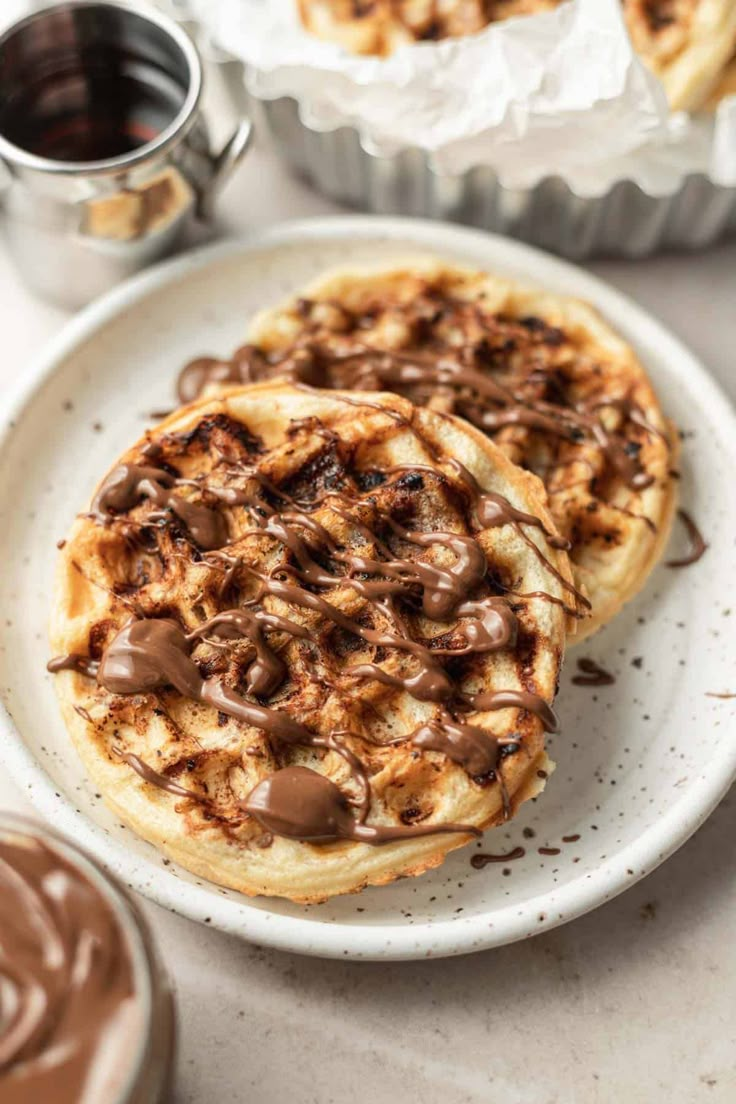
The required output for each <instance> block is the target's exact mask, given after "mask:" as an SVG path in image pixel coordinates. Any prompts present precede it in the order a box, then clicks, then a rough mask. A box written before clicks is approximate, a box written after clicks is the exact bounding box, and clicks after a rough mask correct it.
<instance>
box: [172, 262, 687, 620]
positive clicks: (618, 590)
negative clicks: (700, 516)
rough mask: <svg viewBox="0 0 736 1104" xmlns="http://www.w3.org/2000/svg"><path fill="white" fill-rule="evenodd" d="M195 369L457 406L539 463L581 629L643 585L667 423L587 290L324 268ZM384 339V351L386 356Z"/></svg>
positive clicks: (662, 498)
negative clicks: (580, 296)
mask: <svg viewBox="0 0 736 1104" xmlns="http://www.w3.org/2000/svg"><path fill="white" fill-rule="evenodd" d="M249 341H250V344H249V345H246V346H244V347H243V348H242V349H240V350H238V352H237V353H236V354H235V356H234V358H233V360H232V361H230V362H227V363H220V362H215V361H196V362H194V363H193V365H192V366H191V367H190V368H187V369H185V371H184V373H183V375H182V377H181V381H180V389H181V390H182V393H183V394H185V395H187V394H193V393H195V392H196V391H197V390H198V389H199V388H200V387H201V386H202V385H203V383H204V382H205V381H206V380H207V379H228V380H234V379H262V378H264V377H267V376H287V377H291V378H294V379H301V380H304V381H307V382H309V383H311V384H313V385H316V386H320V387H352V388H358V389H363V388H366V389H369V390H370V389H380V388H389V387H390V388H391V389H393V390H396V391H398V392H400V393H401V394H404V395H406V396H407V397H408V398H410V399H411V400H412V401H413V402H415V403H417V404H419V405H423V404H426V405H427V406H428V407H429V408H430V409H434V410H439V411H442V412H446V413H453V414H457V415H460V416H462V417H463V418H465V419H467V420H468V421H470V422H472V423H474V424H475V425H476V426H477V427H478V428H479V429H481V430H483V431H484V432H485V433H486V434H488V435H489V436H490V437H491V438H492V439H493V441H494V442H495V444H497V445H498V446H500V448H502V449H503V451H504V452H505V453H506V454H507V456H509V457H510V459H511V460H513V461H514V463H516V464H519V465H521V466H522V467H524V468H526V469H528V470H531V471H533V472H535V473H536V474H537V475H539V476H540V477H541V478H542V479H543V481H544V483H545V485H546V488H547V493H548V495H549V502H550V509H551V511H552V514H553V516H554V518H555V521H556V523H557V525H558V527H559V529H560V531H561V532H562V534H563V536H564V537H565V538H567V539H568V540H569V541H570V544H571V550H570V557H571V559H572V562H573V570H574V573H575V578H576V585H577V587H578V589H579V590H580V591H581V592H582V594H583V595H584V596H585V597H587V599H588V602H589V605H590V606H591V607H592V610H591V609H590V608H588V603H586V602H584V601H578V608H577V612H578V615H579V618H580V626H579V629H578V633H577V637H576V639H577V640H581V639H583V638H584V637H585V636H587V635H589V634H590V633H592V632H593V631H594V630H595V629H597V628H599V627H600V626H601V625H603V624H605V623H606V622H607V621H609V620H610V619H611V618H612V617H613V616H614V615H615V614H616V613H617V611H618V610H619V609H620V607H621V605H622V604H623V603H624V602H625V601H627V600H628V599H629V598H631V597H632V596H633V595H634V594H635V593H636V592H637V591H638V590H639V589H640V588H641V587H642V586H643V584H644V582H645V580H646V578H647V575H648V573H649V571H650V570H651V568H652V567H653V566H654V564H655V563H656V562H657V560H658V559H659V556H660V554H661V552H662V550H663V548H664V545H665V543H666V540H667V537H668V534H669V530H670V526H671V521H672V515H673V512H674V504H675V499H676V483H675V476H674V473H673V470H672V468H673V464H674V459H675V455H674V453H675V449H676V436H675V434H674V433H673V431H672V429H671V428H670V427H669V426H668V425H667V423H666V421H665V419H664V417H663V415H662V412H661V410H660V407H659V403H658V401H657V398H656V396H655V394H654V391H653V389H652V387H651V385H650V383H649V381H648V379H647V377H646V374H645V372H644V370H643V368H642V367H641V365H640V364H639V362H638V360H637V359H636V356H635V355H634V353H633V351H632V350H631V348H630V347H629V346H628V345H627V344H625V342H623V341H622V340H621V339H620V338H619V337H618V336H617V335H616V334H615V333H614V332H613V331H612V330H611V329H610V328H609V327H608V326H607V325H606V324H605V323H604V322H603V321H602V319H601V318H600V317H599V315H598V314H597V313H596V312H595V311H594V310H593V309H592V308H591V307H589V306H587V305H586V304H584V303H582V302H579V301H577V300H572V299H567V298H563V297H561V296H557V295H551V294H547V293H544V292H541V291H538V290H535V289H531V288H526V287H523V286H520V285H517V284H515V283H512V282H510V281H508V280H504V279H501V278H499V277H495V276H489V275H487V274H485V273H480V272H475V271H469V270H466V269H462V268H458V267H455V266H450V265H447V264H444V263H441V262H433V261H426V260H417V261H414V262H410V263H407V264H406V265H403V266H400V267H396V268H392V269H390V270H371V269H367V270H363V271H353V272H337V273H334V274H333V275H328V276H326V277H324V278H323V279H321V280H320V281H318V282H317V283H316V284H315V285H313V286H311V287H309V288H307V289H306V290H305V291H304V292H303V293H302V294H301V295H300V296H299V297H297V298H295V299H293V300H291V301H289V302H288V303H287V304H285V305H284V306H282V307H278V308H276V309H274V310H268V311H265V312H263V313H262V314H261V315H259V316H258V317H257V318H256V319H255V321H254V322H253V324H252V326H251V328H250V332H249ZM383 354H385V355H383Z"/></svg>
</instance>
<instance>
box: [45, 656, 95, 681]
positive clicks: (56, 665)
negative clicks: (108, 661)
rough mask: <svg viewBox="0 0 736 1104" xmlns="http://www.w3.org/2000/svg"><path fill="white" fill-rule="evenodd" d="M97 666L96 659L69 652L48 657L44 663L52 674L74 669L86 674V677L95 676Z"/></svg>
mask: <svg viewBox="0 0 736 1104" xmlns="http://www.w3.org/2000/svg"><path fill="white" fill-rule="evenodd" d="M99 666H100V665H99V663H98V662H97V660H95V659H91V658H90V657H89V656H84V655H78V654H77V653H76V652H69V653H68V654H67V655H60V656H55V657H54V658H53V659H50V660H49V661H48V663H47V664H46V670H47V671H49V672H50V673H51V674H52V675H55V674H57V673H58V672H59V671H76V672H77V673H78V674H80V675H87V677H88V678H97V669H98V668H99Z"/></svg>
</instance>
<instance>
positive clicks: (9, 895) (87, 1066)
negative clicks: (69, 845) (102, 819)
mask: <svg viewBox="0 0 736 1104" xmlns="http://www.w3.org/2000/svg"><path fill="white" fill-rule="evenodd" d="M142 1026H143V1025H142V1020H141V1016H140V1013H139V1010H138V1008H137V1004H136V993H135V982H134V973H133V964H132V961H131V957H130V950H129V947H128V945H127V943H126V939H125V935H124V933H123V931H122V930H121V928H120V925H119V922H118V920H117V919H116V917H115V915H114V913H113V911H112V908H111V906H110V904H109V903H108V902H107V901H106V900H105V899H104V897H103V896H102V895H101V893H100V891H99V890H98V889H97V888H96V887H95V886H93V885H92V883H91V882H90V881H88V880H87V878H86V877H85V875H84V874H82V872H81V871H80V870H79V869H77V868H76V867H75V866H73V865H72V864H71V863H70V862H69V861H67V860H66V859H65V858H63V857H62V856H61V855H60V854H58V853H57V852H56V851H54V850H52V849H51V847H49V846H48V845H47V844H45V843H43V842H41V840H39V839H36V838H34V837H32V836H29V835H25V834H23V835H16V834H9V833H7V832H5V831H3V832H2V833H0V1100H2V1101H3V1104H117V1102H118V1101H119V1100H120V1093H121V1091H122V1088H123V1086H124V1085H125V1084H126V1082H127V1079H128V1077H129V1076H130V1073H131V1069H132V1065H133V1063H134V1062H135V1058H136V1046H137V1045H140V1043H139V1036H140V1033H141V1030H142Z"/></svg>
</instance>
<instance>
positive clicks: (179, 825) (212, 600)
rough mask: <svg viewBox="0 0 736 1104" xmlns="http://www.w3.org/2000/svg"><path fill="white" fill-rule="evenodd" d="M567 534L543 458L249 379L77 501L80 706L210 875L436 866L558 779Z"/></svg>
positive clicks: (124, 788) (57, 620)
mask: <svg viewBox="0 0 736 1104" xmlns="http://www.w3.org/2000/svg"><path fill="white" fill-rule="evenodd" d="M162 488H163V490H162ZM182 504H183V505H182ZM499 504H500V505H499ZM499 510H500V513H499ZM519 511H521V513H518V512H519ZM532 515H533V516H532ZM522 517H523V518H525V521H524V522H523V524H522V522H521V521H519V520H514V519H517V518H522ZM213 519H216V522H215V521H214V520H213ZM559 543H560V542H559V540H558V539H557V537H556V536H555V533H554V529H553V522H552V520H551V518H550V517H549V515H548V513H547V511H546V508H545V505H544V496H543V489H542V487H541V485H540V484H539V482H538V480H537V479H536V478H535V477H534V476H531V475H529V474H527V473H524V472H522V471H520V470H519V469H517V468H515V467H514V466H513V465H512V464H511V463H510V462H509V461H508V460H507V459H506V457H505V456H504V455H503V454H502V453H501V452H500V451H499V450H497V449H495V448H494V447H493V446H492V445H491V444H490V443H489V442H488V441H487V440H486V439H485V438H484V437H483V436H482V435H481V434H479V433H478V432H477V431H476V430H474V429H473V428H472V427H469V426H466V425H464V424H463V423H462V422H461V421H460V420H458V419H455V418H453V417H451V416H446V415H442V414H438V413H434V412H432V411H430V410H416V409H415V408H414V407H413V406H412V405H411V404H410V403H409V402H408V401H407V400H406V399H402V398H400V397H397V396H395V395H385V394H376V395H372V396H366V395H364V394H360V395H359V394H350V393H333V392H322V393H319V392H314V391H311V390H309V389H306V388H299V387H295V386H292V385H288V384H270V383H269V384H261V385H255V386H251V387H244V388H237V389H233V390H232V391H231V393H229V394H228V395H227V396H225V397H223V398H219V399H209V400H203V401H201V402H199V403H195V404H192V405H191V406H189V407H186V408H184V409H183V410H182V411H180V412H179V413H177V414H175V415H173V416H172V417H171V418H169V419H168V420H167V421H166V422H164V423H163V424H162V425H161V426H160V427H158V429H156V430H155V431H153V432H152V433H151V434H149V435H148V436H147V438H146V439H145V440H143V441H141V442H139V443H138V444H137V445H136V446H134V447H133V448H132V449H131V450H130V451H129V452H128V453H127V454H126V455H125V456H124V457H123V458H122V459H121V463H120V464H119V465H117V466H116V468H114V469H113V471H112V473H110V474H109V475H108V476H107V477H106V478H105V480H103V482H102V484H101V485H100V486H99V487H98V490H97V493H96V495H95V498H94V500H93V503H92V507H91V510H90V513H89V514H83V515H80V517H79V518H78V520H77V521H76V522H75V524H74V526H73V528H72V530H71V532H70V534H69V538H68V540H67V543H66V545H65V546H64V548H63V550H62V552H61V555H60V564H59V570H58V583H57V596H56V602H55V605H54V609H53V617H52V625H51V644H52V649H53V652H54V654H55V655H56V661H55V662H54V663H52V664H51V667H52V669H54V670H55V671H56V672H57V674H56V681H57V689H58V693H59V697H60V700H61V704H62V708H63V712H64V716H65V719H66V723H67V725H68V728H69V730H70V733H71V735H72V737H73V739H74V742H75V744H76V747H77V749H78V751H79V753H80V755H81V757H82V759H83V761H84V763H85V765H86V768H87V770H88V772H89V774H90V776H91V777H92V779H93V780H94V783H95V785H97V786H98V787H99V788H100V790H101V792H102V793H103V794H104V796H105V798H106V800H107V801H108V802H109V803H110V804H111V805H112V807H113V808H114V809H115V810H116V811H117V813H118V814H119V815H120V816H121V817H122V818H123V819H124V820H125V821H126V822H127V823H128V824H130V825H131V826H132V827H133V828H134V829H135V830H136V831H137V832H139V833H140V834H141V835H142V836H144V837H145V838H146V839H149V840H151V841H152V842H154V843H156V844H157V845H158V846H160V847H161V848H162V849H163V850H164V851H165V852H166V853H167V854H168V855H170V856H171V857H173V858H175V859H177V860H178V861H180V862H181V863H182V864H183V865H184V866H186V867H188V868H189V869H190V870H192V871H195V872H196V873H198V874H199V875H202V876H204V877H207V878H210V879H212V880H214V881H216V882H219V883H222V884H223V885H227V886H231V887H234V888H236V889H239V890H241V891H243V892H245V893H248V894H258V893H263V894H275V895H281V896H286V897H291V898H293V899H297V900H303V901H319V900H323V899H325V898H327V897H330V896H332V895H334V894H338V893H344V892H349V891H354V890H358V889H360V888H362V887H363V886H365V885H367V884H381V883H385V882H389V881H391V880H392V879H393V878H396V877H398V876H399V875H404V874H417V873H421V872H422V871H423V870H426V869H427V868H429V867H433V866H436V865H437V864H438V863H439V862H441V861H442V859H443V857H444V856H445V854H446V853H447V852H448V851H449V850H450V849H452V848H454V847H457V846H459V845H460V844H462V843H466V842H467V841H468V840H470V839H471V838H472V836H473V832H474V830H477V829H478V828H485V827H488V826H491V825H494V824H497V823H499V822H500V821H502V820H503V819H505V818H506V817H508V816H510V815H512V813H513V812H514V811H515V809H516V808H517V807H518V805H519V804H520V802H522V801H523V800H524V799H525V798H527V797H529V796H532V795H533V794H534V793H536V792H537V791H538V790H539V789H540V788H541V786H542V785H543V781H544V778H545V777H546V774H547V769H548V763H547V760H546V756H545V752H544V729H545V728H547V729H549V728H550V727H553V718H552V715H551V714H550V712H549V708H548V705H547V703H549V702H551V701H552V699H553V697H554V693H555V689H556V683H557V678H558V672H559V667H560V662H561V657H562V652H563V646H564V639H565V620H566V613H565V606H566V604H567V603H568V601H569V600H570V589H571V581H570V573H569V566H568V563H567V557H566V555H565V553H564V552H563V551H560V550H559V547H555V546H559ZM205 546H207V547H205ZM215 546H216V547H215ZM526 595H530V596H528V597H527V596H526ZM294 768H301V769H300V770H297V771H296V773H295V772H294ZM269 787H270V788H269ZM442 826H447V830H446V831H443V830H442ZM423 833H424V834H423ZM394 837H398V838H394ZM379 843H380V844H382V845H381V846H376V844H379Z"/></svg>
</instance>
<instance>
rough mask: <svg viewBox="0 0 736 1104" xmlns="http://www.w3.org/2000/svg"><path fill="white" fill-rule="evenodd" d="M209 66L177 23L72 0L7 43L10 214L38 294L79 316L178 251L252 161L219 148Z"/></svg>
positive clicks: (14, 247)
mask: <svg viewBox="0 0 736 1104" xmlns="http://www.w3.org/2000/svg"><path fill="white" fill-rule="evenodd" d="M201 93H202V64H201V60H200V57H199V54H198V52H197V49H196V47H195V46H194V44H193V42H192V41H191V39H190V38H189V37H188V35H187V34H186V33H185V32H184V31H183V30H182V29H181V28H180V27H178V26H177V25H176V24H175V23H174V22H173V21H171V20H169V19H168V18H166V17H165V16H163V15H159V14H158V13H155V12H153V11H151V10H149V9H148V8H147V9H145V10H143V9H141V8H139V7H137V6H134V5H132V4H127V3H120V2H105V3H96V2H94V0H70V2H65V3H60V4H56V5H55V6H53V7H50V8H44V9H42V10H40V11H36V12H34V14H32V15H29V16H28V17H27V18H25V19H23V20H21V21H20V22H18V23H15V24H14V25H13V26H12V27H10V29H9V30H7V31H6V32H5V33H4V34H3V35H2V36H0V208H1V210H2V221H3V223H4V230H5V236H6V240H7V243H8V247H9V249H10V251H11V253H12V255H13V257H14V259H15V261H16V263H17V265H18V268H19V270H20V272H21V274H22V275H23V277H24V279H25V280H26V282H27V283H28V285H29V286H30V287H31V288H32V289H33V290H34V291H36V292H37V293H38V294H40V295H43V296H45V297H46V298H48V299H51V300H53V301H55V302H57V303H59V304H61V305H63V306H66V307H78V306H81V305H82V304H84V303H86V302H88V301H89V300H90V299H92V298H94V297H95V296H96V295H99V294H100V292H102V291H104V290H106V289H107V288H109V287H111V286H112V285H113V284H115V283H117V282H118V281H119V280H121V279H123V278H124V277H126V276H129V275H130V274H131V273H133V272H135V271H137V270H138V269H140V268H142V267H143V266H144V265H147V264H149V263H150V262H151V261H153V260H155V259H156V258H158V257H161V256H163V255H164V254H166V253H168V252H171V250H172V249H173V248H174V247H175V245H176V243H177V240H178V238H179V235H180V233H181V231H182V229H183V227H184V225H185V224H186V222H187V221H188V219H189V218H190V217H191V216H192V215H198V216H200V217H204V218H207V217H209V216H210V215H211V213H212V209H213V200H214V197H215V194H216V192H217V190H218V188H219V187H220V185H221V184H222V183H223V182H224V180H225V179H226V178H227V176H228V175H229V174H230V172H231V171H232V169H233V168H234V167H235V166H236V165H237V163H238V162H239V160H240V158H241V157H242V156H243V154H244V153H245V151H246V149H247V147H248V143H249V141H250V137H251V124H250V122H249V121H248V120H247V119H243V120H242V121H241V122H240V123H239V125H238V127H237V128H236V130H235V132H234V134H233V135H232V136H231V138H230V139H229V141H228V142H227V143H226V144H225V146H224V148H223V149H222V150H221V151H220V152H219V153H213V151H212V149H211V145H210V138H209V134H208V130H207V126H206V123H205V121H204V119H203V117H202V113H201V107H200V99H201Z"/></svg>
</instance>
